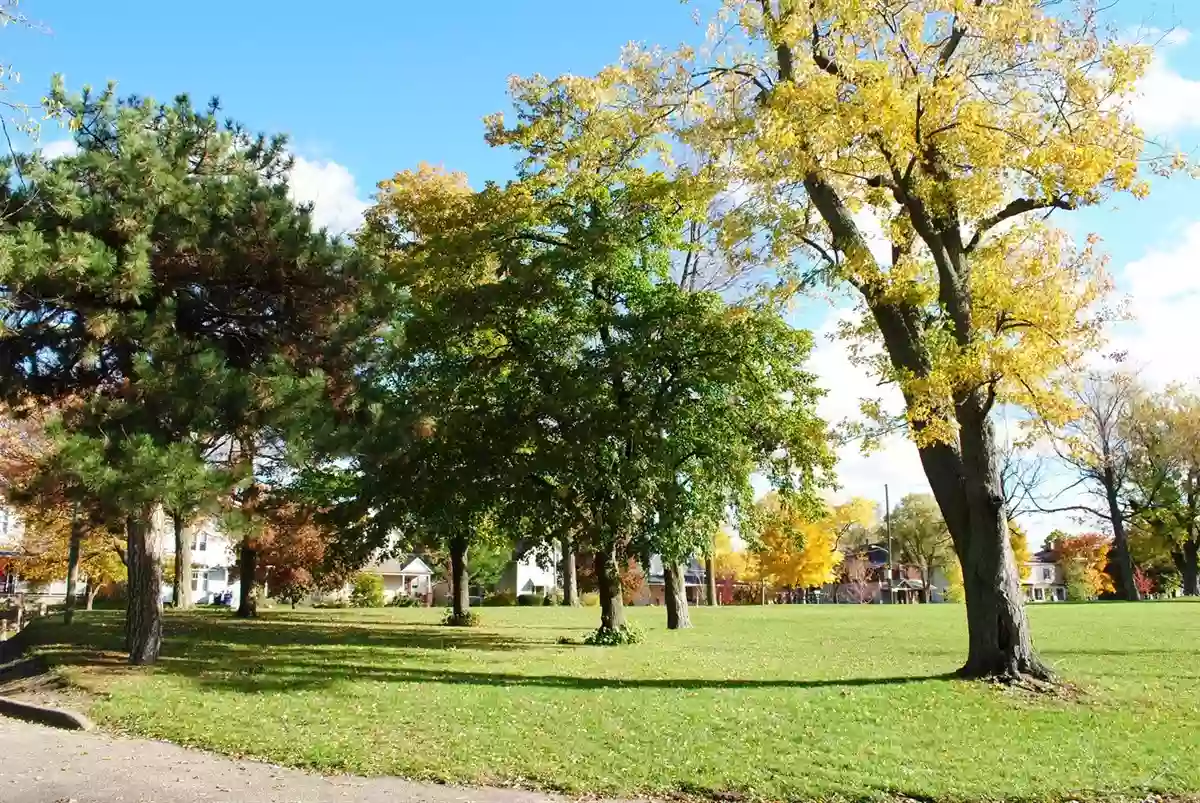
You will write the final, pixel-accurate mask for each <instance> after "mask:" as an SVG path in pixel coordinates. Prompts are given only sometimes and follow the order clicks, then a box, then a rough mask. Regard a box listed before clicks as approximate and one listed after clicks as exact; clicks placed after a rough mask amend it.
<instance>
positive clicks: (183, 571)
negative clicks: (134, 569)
mask: <svg viewBox="0 0 1200 803" xmlns="http://www.w3.org/2000/svg"><path fill="white" fill-rule="evenodd" d="M171 520H172V522H173V523H174V525H175V582H174V583H173V584H172V587H171V602H172V603H173V604H174V605H175V607H176V609H178V610H186V609H188V608H190V607H192V540H191V533H190V532H189V531H188V528H187V526H186V524H185V522H184V518H183V516H182V515H180V514H178V513H176V514H175V515H173V516H172V517H171Z"/></svg>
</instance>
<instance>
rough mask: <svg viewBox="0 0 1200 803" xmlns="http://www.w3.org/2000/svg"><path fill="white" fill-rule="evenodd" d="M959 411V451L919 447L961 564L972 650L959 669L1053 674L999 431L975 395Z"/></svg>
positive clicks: (1015, 675)
mask: <svg viewBox="0 0 1200 803" xmlns="http://www.w3.org/2000/svg"><path fill="white" fill-rule="evenodd" d="M956 412H957V418H958V423H959V447H960V449H958V450H956V449H955V448H954V447H953V446H951V445H948V444H931V445H928V446H923V447H921V448H920V450H919V451H920V456H921V463H922V465H923V466H924V468H925V475H926V477H928V479H929V484H930V486H931V488H932V489H933V492H934V496H935V497H936V498H937V501H938V506H939V507H940V508H941V510H942V515H943V517H944V518H945V520H946V526H947V528H948V529H949V530H950V536H951V538H952V539H953V541H954V551H955V552H956V553H957V554H958V559H959V562H960V563H961V564H962V570H963V591H964V592H965V595H966V608H967V634H968V648H967V662H966V663H965V664H964V665H963V666H962V668H961V669H960V670H959V674H961V675H963V676H964V677H976V678H982V677H996V678H1002V679H1010V680H1012V679H1020V678H1024V677H1032V678H1037V679H1047V678H1050V677H1051V672H1050V670H1049V669H1048V668H1047V667H1046V665H1045V664H1043V663H1042V661H1041V659H1040V658H1039V657H1038V655H1037V653H1036V652H1034V649H1033V639H1032V637H1031V635H1030V632H1029V622H1028V620H1027V619H1026V617H1025V606H1024V602H1023V600H1022V594H1021V580H1020V572H1019V570H1018V568H1017V562H1016V558H1015V557H1014V556H1013V552H1012V547H1011V546H1010V545H1009V541H1008V522H1007V518H1006V516H1005V513H1004V493H1003V490H1002V488H1001V484H1000V472H999V470H998V469H997V465H996V434H995V429H994V428H993V426H992V423H991V421H990V420H989V418H988V417H987V413H986V411H985V409H984V407H983V405H981V404H980V403H979V402H978V401H977V400H976V399H975V398H974V397H968V398H967V399H966V400H965V401H964V402H962V403H961V404H959V405H958V409H957V411H956Z"/></svg>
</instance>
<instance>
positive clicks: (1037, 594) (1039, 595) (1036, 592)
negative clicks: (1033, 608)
mask: <svg viewBox="0 0 1200 803" xmlns="http://www.w3.org/2000/svg"><path fill="white" fill-rule="evenodd" d="M1033 598H1034V599H1035V600H1037V601H1038V602H1041V601H1042V600H1043V599H1045V598H1046V597H1045V592H1043V591H1042V589H1040V588H1035V589H1033Z"/></svg>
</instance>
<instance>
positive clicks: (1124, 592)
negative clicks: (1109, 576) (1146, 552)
mask: <svg viewBox="0 0 1200 803" xmlns="http://www.w3.org/2000/svg"><path fill="white" fill-rule="evenodd" d="M1104 489H1105V495H1106V496H1107V497H1108V520H1109V521H1110V522H1111V523H1112V528H1113V560H1114V561H1115V562H1116V564H1117V574H1118V579H1119V580H1120V581H1121V585H1120V589H1119V591H1120V592H1121V596H1123V597H1124V598H1125V599H1127V600H1129V601H1130V602H1137V601H1138V600H1140V599H1141V598H1142V595H1141V592H1140V591H1138V587H1137V583H1136V582H1134V579H1133V558H1132V556H1130V554H1129V538H1128V537H1127V536H1126V534H1125V514H1124V512H1123V511H1122V510H1121V503H1120V500H1119V499H1118V498H1117V478H1116V476H1115V475H1114V474H1113V470H1112V469H1111V468H1108V469H1105V471H1104Z"/></svg>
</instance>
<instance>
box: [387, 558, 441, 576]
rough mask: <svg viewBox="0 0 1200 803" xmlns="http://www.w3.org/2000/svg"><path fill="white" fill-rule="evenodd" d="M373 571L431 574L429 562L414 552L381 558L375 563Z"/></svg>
mask: <svg viewBox="0 0 1200 803" xmlns="http://www.w3.org/2000/svg"><path fill="white" fill-rule="evenodd" d="M375 571H376V572H378V573H379V574H433V569H431V568H429V564H428V563H426V562H425V561H424V560H423V559H422V558H421V556H420V555H417V554H415V553H409V554H406V555H397V556H396V557H394V558H387V559H385V560H381V561H379V562H378V563H377V564H375Z"/></svg>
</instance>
